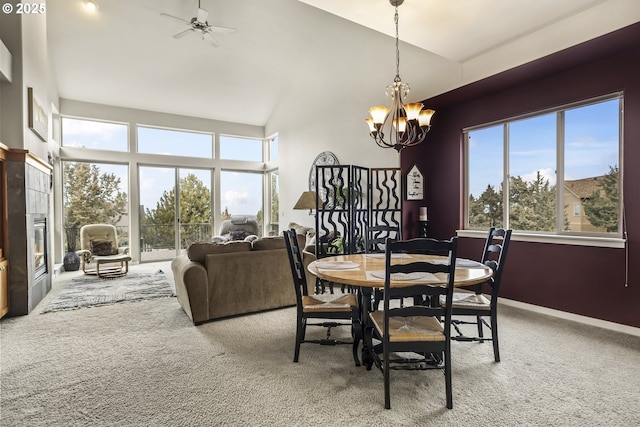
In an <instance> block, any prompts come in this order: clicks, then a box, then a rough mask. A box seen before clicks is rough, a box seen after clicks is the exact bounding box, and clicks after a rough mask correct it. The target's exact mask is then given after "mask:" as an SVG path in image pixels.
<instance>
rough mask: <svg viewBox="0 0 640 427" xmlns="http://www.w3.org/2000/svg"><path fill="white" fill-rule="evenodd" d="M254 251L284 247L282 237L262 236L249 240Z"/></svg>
mask: <svg viewBox="0 0 640 427" xmlns="http://www.w3.org/2000/svg"><path fill="white" fill-rule="evenodd" d="M251 245H252V247H253V250H254V251H265V250H270V249H285V248H286V246H285V244H284V238H283V237H262V238H259V239H256V240H254V241H253V242H251Z"/></svg>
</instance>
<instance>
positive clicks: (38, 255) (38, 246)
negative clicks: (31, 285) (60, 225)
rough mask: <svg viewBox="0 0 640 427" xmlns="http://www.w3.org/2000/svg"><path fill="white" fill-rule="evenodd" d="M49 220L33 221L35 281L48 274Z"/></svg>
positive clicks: (39, 219) (41, 218)
mask: <svg viewBox="0 0 640 427" xmlns="http://www.w3.org/2000/svg"><path fill="white" fill-rule="evenodd" d="M47 252H48V251H47V218H43V217H39V218H34V220H33V257H34V258H33V272H34V279H35V280H37V279H39V278H40V277H42V276H44V275H46V274H47Z"/></svg>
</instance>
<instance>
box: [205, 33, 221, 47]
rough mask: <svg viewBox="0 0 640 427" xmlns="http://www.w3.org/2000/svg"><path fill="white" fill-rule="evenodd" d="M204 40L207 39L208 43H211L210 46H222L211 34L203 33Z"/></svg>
mask: <svg viewBox="0 0 640 427" xmlns="http://www.w3.org/2000/svg"><path fill="white" fill-rule="evenodd" d="M202 38H203V39H205V40H206V41H207V42H209V44H210V45H211V46H213V47H218V46H220V43H218V40H216V39H215V38H213V36H212V35H211V33H203V34H202Z"/></svg>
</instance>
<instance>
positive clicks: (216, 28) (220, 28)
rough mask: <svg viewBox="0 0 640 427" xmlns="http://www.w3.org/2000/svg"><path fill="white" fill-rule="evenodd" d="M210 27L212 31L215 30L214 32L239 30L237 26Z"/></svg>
mask: <svg viewBox="0 0 640 427" xmlns="http://www.w3.org/2000/svg"><path fill="white" fill-rule="evenodd" d="M209 29H210V31H211V32H214V33H235V32H236V31H238V29H237V28H229V27H214V26H210V27H209Z"/></svg>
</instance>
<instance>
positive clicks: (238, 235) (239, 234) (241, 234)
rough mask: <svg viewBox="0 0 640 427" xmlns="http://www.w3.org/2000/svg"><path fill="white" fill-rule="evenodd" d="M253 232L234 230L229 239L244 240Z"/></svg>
mask: <svg viewBox="0 0 640 427" xmlns="http://www.w3.org/2000/svg"><path fill="white" fill-rule="evenodd" d="M252 234H253V233H251V232H249V231H245V230H233V231H230V232H229V240H244V239H246V238H247V237H249V236H251V235H252Z"/></svg>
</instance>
